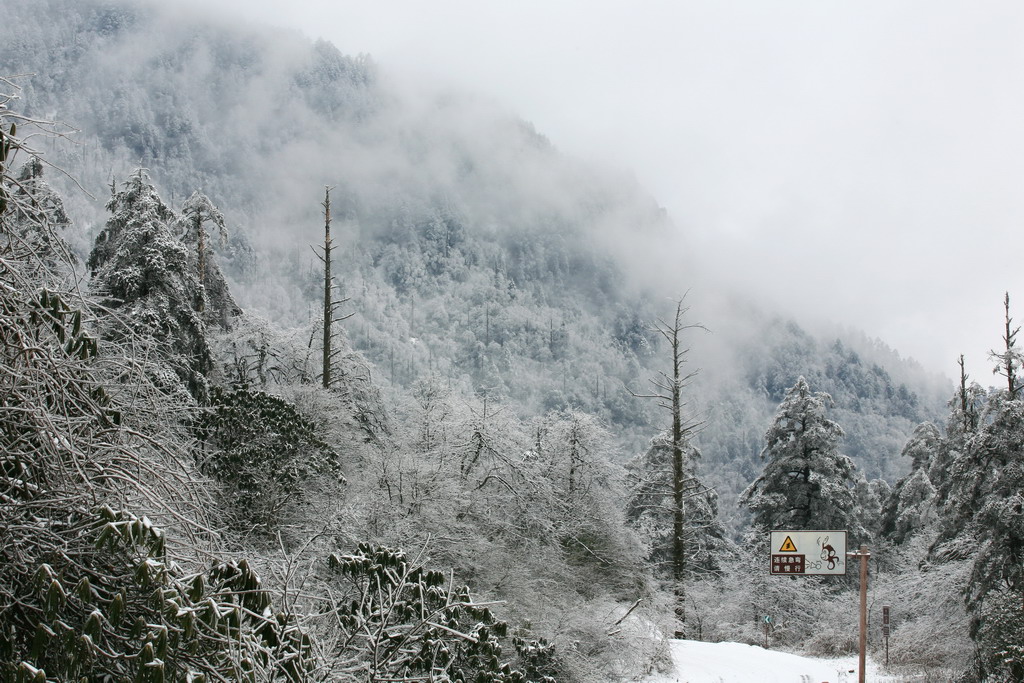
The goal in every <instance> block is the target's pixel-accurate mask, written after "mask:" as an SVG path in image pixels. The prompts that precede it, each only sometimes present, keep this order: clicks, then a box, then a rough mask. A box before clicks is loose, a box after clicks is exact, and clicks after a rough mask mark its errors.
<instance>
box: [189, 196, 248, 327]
mask: <svg viewBox="0 0 1024 683" xmlns="http://www.w3.org/2000/svg"><path fill="white" fill-rule="evenodd" d="M179 223H180V225H181V237H182V240H183V241H184V242H185V244H186V245H189V246H191V245H193V244H194V245H195V258H194V263H195V272H196V278H197V279H198V280H199V284H200V293H199V298H198V300H197V301H196V305H195V308H196V310H198V311H199V312H200V313H202V314H203V317H204V319H205V321H206V322H207V323H208V324H216V325H220V326H221V327H222V328H223V329H225V330H226V329H228V323H229V320H230V318H231V317H232V316H237V315H239V314H240V313H241V312H242V311H241V309H240V308H239V307H238V304H236V303H235V300H234V298H233V297H232V296H231V292H230V291H229V290H228V284H227V281H226V280H225V279H224V274H223V273H221V270H220V266H219V265H217V261H216V260H215V259H214V258H212V256H213V248H212V247H211V246H210V241H209V235H207V232H206V224H207V223H212V224H213V225H214V227H216V228H217V231H218V236H219V238H220V244H221V246H222V247H223V246H224V245H225V243H226V241H227V237H228V232H227V229H226V228H225V227H224V215H223V214H221V212H220V210H219V209H218V208H217V207H216V206H214V204H213V202H212V201H210V198H209V197H207V196H206V195H205V194H203V193H202V192H199V191H196V192H193V193H192V196H191V197H189V198H188V199H186V200H185V203H184V204H182V206H181V219H180V221H179ZM189 261H190V262H193V258H192V257H191V255H190V257H189Z"/></svg>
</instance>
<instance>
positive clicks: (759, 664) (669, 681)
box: [644, 640, 898, 683]
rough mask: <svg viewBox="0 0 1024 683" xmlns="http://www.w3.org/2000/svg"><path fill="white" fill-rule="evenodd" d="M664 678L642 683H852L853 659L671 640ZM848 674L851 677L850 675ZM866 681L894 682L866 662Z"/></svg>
mask: <svg viewBox="0 0 1024 683" xmlns="http://www.w3.org/2000/svg"><path fill="white" fill-rule="evenodd" d="M670 644H671V647H672V661H673V662H674V663H675V668H674V669H673V671H671V672H670V673H668V674H659V675H656V676H652V677H650V678H647V679H645V681H644V683H826V682H827V683H855V682H856V680H857V673H856V669H857V658H856V657H849V658H843V659H835V660H832V659H828V660H826V659H812V658H809V657H800V656H798V655H793V654H789V653H788V652H778V651H775V650H765V649H764V648H760V647H755V646H752V645H743V644H741V643H704V642H699V641H694V640H673V641H671V643H670ZM851 671H852V673H851ZM867 680H868V681H870V682H872V683H881V682H882V681H895V680H898V679H896V678H891V677H889V676H882V675H880V674H878V672H877V670H876V667H874V666H873V665H872V662H870V661H869V662H868V671H867Z"/></svg>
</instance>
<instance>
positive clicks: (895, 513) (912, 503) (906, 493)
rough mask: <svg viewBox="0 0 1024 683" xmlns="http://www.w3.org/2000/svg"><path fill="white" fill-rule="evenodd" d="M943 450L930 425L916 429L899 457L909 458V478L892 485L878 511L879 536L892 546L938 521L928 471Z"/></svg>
mask: <svg viewBox="0 0 1024 683" xmlns="http://www.w3.org/2000/svg"><path fill="white" fill-rule="evenodd" d="M944 450H945V444H944V443H943V439H942V435H941V434H940V433H939V428H938V427H936V426H935V425H934V424H932V423H931V422H924V423H922V424H920V425H918V426H917V428H916V429H915V430H914V433H913V435H912V436H911V437H910V439H908V440H907V443H906V445H905V446H904V447H903V451H902V453H901V455H902V456H903V457H907V458H910V460H911V465H910V474H908V475H907V476H906V477H904V478H902V479H900V480H899V481H898V482H896V485H895V486H894V487H893V489H892V491H891V492H890V493H889V496H888V498H887V499H886V501H885V503H884V505H883V507H882V520H881V533H882V535H884V536H885V537H887V538H889V539H890V540H892V541H893V542H894V543H903V542H904V541H906V540H907V538H909V537H910V536H911V535H914V534H917V533H920V532H922V531H925V530H927V529H928V528H929V527H930V526H932V525H933V524H934V523H935V522H936V521H937V520H938V512H939V510H938V504H937V503H938V498H937V495H938V494H937V491H936V490H935V486H934V485H933V484H932V481H931V479H930V477H929V476H928V475H929V470H930V468H931V465H932V463H933V461H935V460H936V459H937V458H938V457H939V454H940V452H942V451H944Z"/></svg>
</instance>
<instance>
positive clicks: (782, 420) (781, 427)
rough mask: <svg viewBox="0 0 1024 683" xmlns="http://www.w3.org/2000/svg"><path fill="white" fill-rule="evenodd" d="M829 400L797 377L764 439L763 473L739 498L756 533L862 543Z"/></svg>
mask: <svg viewBox="0 0 1024 683" xmlns="http://www.w3.org/2000/svg"><path fill="white" fill-rule="evenodd" d="M831 403H832V397H831V396H829V395H828V394H825V393H821V392H813V391H811V388H810V386H809V385H808V384H807V381H806V380H805V379H804V378H803V377H800V378H799V379H798V380H797V382H796V384H795V385H793V387H792V388H790V389H789V390H788V391H787V392H786V396H785V398H784V399H783V400H782V403H781V404H779V410H778V413H777V414H776V416H775V420H774V421H773V423H772V425H771V426H770V427H769V428H768V431H767V432H766V433H765V441H766V442H767V443H766V445H765V447H764V449H763V450H762V451H761V457H762V459H764V460H766V461H767V462H766V463H765V467H764V471H763V472H762V473H761V476H759V477H758V478H757V479H756V480H754V482H753V483H752V484H751V485H750V486H749V488H747V490H746V491H745V492H744V493H743V496H742V499H741V500H742V502H743V503H744V504H746V505H747V507H749V508H750V510H751V512H752V513H753V515H754V518H753V521H752V524H753V526H754V528H755V529H757V530H758V531H770V530H772V529H847V530H849V531H850V535H851V537H852V538H854V539H856V538H858V537H860V538H863V536H864V533H865V531H864V529H863V528H860V527H859V524H858V522H857V519H856V510H855V508H854V494H853V484H854V475H853V469H854V467H853V462H852V461H851V460H850V459H849V458H848V457H846V456H845V455H842V454H841V453H840V452H839V442H840V439H841V438H842V436H843V430H842V428H841V427H840V426H839V425H837V424H836V423H835V422H833V421H832V420H830V419H829V418H828V417H826V415H825V412H826V410H827V408H828V407H829V405H830V404H831Z"/></svg>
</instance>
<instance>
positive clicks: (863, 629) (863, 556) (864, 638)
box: [847, 544, 871, 683]
mask: <svg viewBox="0 0 1024 683" xmlns="http://www.w3.org/2000/svg"><path fill="white" fill-rule="evenodd" d="M847 557H859V558H860V657H859V662H858V663H859V665H860V673H859V674H858V675H857V681H858V683H864V680H865V679H864V676H865V663H866V659H867V652H868V558H869V557H871V553H869V552H868V547H867V546H866V545H863V544H862V545H861V546H860V550H859V551H857V552H855V553H847Z"/></svg>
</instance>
